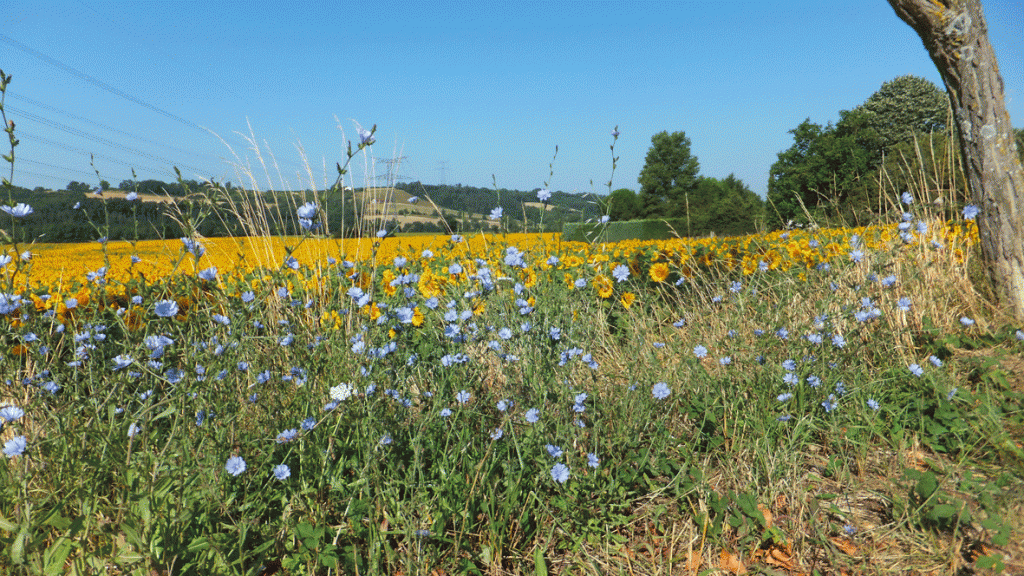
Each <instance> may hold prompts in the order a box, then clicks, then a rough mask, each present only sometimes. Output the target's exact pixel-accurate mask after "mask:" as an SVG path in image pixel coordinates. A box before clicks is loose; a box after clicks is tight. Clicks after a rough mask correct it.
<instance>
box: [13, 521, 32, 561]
mask: <svg viewBox="0 0 1024 576" xmlns="http://www.w3.org/2000/svg"><path fill="white" fill-rule="evenodd" d="M27 541H28V526H23V527H22V528H21V532H18V537H17V538H15V539H14V544H11V551H10V554H11V562H12V563H14V564H24V563H25V542H27Z"/></svg>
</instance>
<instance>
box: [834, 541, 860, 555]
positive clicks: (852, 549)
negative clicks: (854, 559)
mask: <svg viewBox="0 0 1024 576" xmlns="http://www.w3.org/2000/svg"><path fill="white" fill-rule="evenodd" d="M831 540H832V543H833V544H835V545H836V548H839V549H840V550H842V552H843V553H844V554H849V555H850V556H853V555H854V554H856V553H857V546H856V545H855V544H854V543H853V542H850V540H849V539H848V538H839V537H838V536H833V537H832V538H831Z"/></svg>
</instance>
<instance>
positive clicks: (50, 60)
mask: <svg viewBox="0 0 1024 576" xmlns="http://www.w3.org/2000/svg"><path fill="white" fill-rule="evenodd" d="M0 40H3V41H4V42H6V43H8V44H10V45H11V46H14V47H15V48H17V49H18V50H21V51H22V52H24V53H26V54H29V55H30V56H35V57H36V58H38V59H40V60H42V61H43V62H46V63H47V64H49V65H51V66H53V67H55V68H60V69H61V70H63V71H65V72H67V73H68V74H71V75H72V76H76V77H78V78H80V79H82V80H85V81H86V82H88V83H90V84H92V85H93V86H96V87H97V88H100V89H102V90H106V91H107V92H110V93H111V94H114V95H115V96H120V97H121V98H124V99H125V100H128V101H129V102H133V103H135V104H138V105H139V106H142V107H143V108H148V109H150V110H152V111H153V112H156V113H157V114H160V115H162V116H166V117H167V118H170V119H171V120H175V121H177V122H181V123H182V124H184V125H185V126H188V127H190V128H195V129H196V130H199V131H201V132H203V133H204V134H206V133H207V132H206V130H204V129H203V127H202V126H200V125H198V124H196V123H195V122H192V121H190V120H185V119H184V118H182V117H180V116H177V115H175V114H171V113H170V112H168V111H166V110H163V109H161V108H157V107H156V106H154V105H152V104H150V103H148V102H144V101H142V100H140V99H138V98H136V97H135V96H132V95H131V94H128V93H126V92H124V91H122V90H118V89H117V88H114V87H113V86H111V85H110V84H107V83H106V82H104V81H102V80H100V79H98V78H95V77H94V76H91V75H89V74H86V73H85V72H81V71H79V70H77V69H75V68H72V67H71V66H68V65H67V64H65V63H63V62H61V61H60V60H57V59H55V58H51V57H50V56H47V55H46V54H43V53H42V52H39V51H38V50H34V49H32V48H30V47H28V46H26V45H24V44H22V43H21V42H18V41H17V40H15V39H13V38H11V37H10V36H7V35H6V34H4V33H2V32H0Z"/></svg>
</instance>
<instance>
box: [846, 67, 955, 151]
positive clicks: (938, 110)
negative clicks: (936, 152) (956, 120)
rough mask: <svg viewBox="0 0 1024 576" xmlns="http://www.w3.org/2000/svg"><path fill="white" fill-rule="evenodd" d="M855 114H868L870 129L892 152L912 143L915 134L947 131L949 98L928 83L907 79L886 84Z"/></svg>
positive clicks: (916, 78)
mask: <svg viewBox="0 0 1024 576" xmlns="http://www.w3.org/2000/svg"><path fill="white" fill-rule="evenodd" d="M854 110H862V111H864V112H867V113H868V120H867V124H868V126H870V127H871V128H874V130H875V132H877V133H878V135H879V137H880V138H881V139H882V146H884V147H885V148H889V147H890V146H894V145H896V144H898V143H900V142H908V141H910V140H912V139H913V138H914V135H915V134H922V133H924V134H927V133H930V132H935V131H939V130H945V129H946V124H947V122H948V113H949V98H948V97H947V96H946V93H945V92H943V91H942V90H939V88H938V86H936V85H935V84H932V83H931V82H929V81H928V80H925V79H924V78H919V77H917V76H911V75H906V76H899V77H897V78H895V79H893V80H890V81H888V82H885V83H883V84H882V87H881V88H879V89H878V91H877V92H875V93H874V94H872V95H871V96H870V97H869V98H868V99H867V100H866V101H865V102H864V103H863V104H861V105H860V106H858V107H857V108H854Z"/></svg>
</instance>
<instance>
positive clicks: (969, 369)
mask: <svg viewBox="0 0 1024 576" xmlns="http://www.w3.org/2000/svg"><path fill="white" fill-rule="evenodd" d="M8 81H9V79H8ZM5 84H6V81H5ZM4 120H5V126H7V127H8V129H7V133H8V135H9V140H10V144H11V147H10V150H11V155H10V156H9V158H8V160H9V162H10V163H11V165H12V167H13V163H14V161H15V156H14V151H15V147H14V145H15V144H16V138H15V132H14V127H13V126H11V125H9V124H8V123H7V121H6V118H5V119H4ZM372 144H373V130H364V131H363V132H361V133H360V139H359V144H358V145H356V146H355V147H354V149H353V147H352V146H351V145H350V146H349V152H348V155H349V156H348V160H351V159H352V157H353V156H355V155H358V154H360V153H365V151H366V150H367V149H368V148H369V147H370V146H372ZM344 166H347V164H344V165H339V182H340V183H343V182H344V180H343V178H344V176H345V170H344ZM12 170H13V168H12ZM11 174H12V175H13V171H12V172H11ZM12 177H13V176H12ZM339 185H340V184H339ZM218 190H219V187H218V185H217V184H216V183H210V184H209V187H208V189H206V190H204V191H202V192H203V193H204V194H207V195H209V196H210V197H215V196H216V194H217V193H218ZM546 194H549V193H548V192H547V190H546V189H542V190H541V191H540V193H539V194H538V198H537V201H538V202H540V203H543V202H546V201H547V198H546ZM924 196H925V195H924V194H920V195H918V194H916V193H915V191H910V192H907V193H906V194H903V195H902V196H900V195H898V194H895V195H894V199H893V211H892V212H893V217H892V219H891V222H889V223H887V224H882V225H878V226H873V227H865V228H849V227H840V228H820V229H805V230H790V231H775V232H766V233H764V234H758V235H751V236H746V237H735V238H703V239H696V238H674V239H668V240H659V241H643V242H641V241H623V242H618V243H607V244H602V243H597V242H593V243H585V242H566V241H562V240H561V237H560V235H558V234H551V233H548V234H540V233H536V234H502V233H491V234H475V233H463V234H461V235H460V234H450V235H443V236H436V235H435V236H400V235H394V234H391V233H389V232H388V231H387V230H380V231H379V232H380V233H377V232H378V231H377V230H374V229H373V227H372V226H369V225H368V229H367V230H368V232H367V233H366V234H365V235H364V236H363V237H362V238H359V239H346V240H336V239H331V238H329V237H327V236H325V235H323V234H322V231H323V227H322V224H323V223H324V222H326V221H327V220H326V216H325V215H326V213H327V212H328V211H329V210H330V206H327V205H324V204H323V203H322V202H320V201H319V200H318V199H317V198H315V197H310V198H301V199H296V200H294V201H293V202H292V203H293V208H292V209H291V210H292V211H293V212H294V214H295V216H296V222H297V223H298V225H297V226H296V228H295V230H294V231H293V235H291V236H285V237H276V238H269V237H261V236H259V235H257V234H253V235H250V236H248V237H244V238H217V239H213V238H202V237H200V236H198V235H197V234H190V235H187V236H185V237H182V238H167V239H164V240H162V241H134V242H133V241H118V242H109V241H105V240H103V236H104V234H103V226H104V222H96V228H97V239H98V241H97V242H93V243H89V244H74V245H56V244H53V245H48V244H43V243H41V242H38V241H37V239H33V238H24V237H22V235H20V234H19V225H20V224H21V223H22V222H24V221H25V220H27V219H30V218H32V217H33V209H32V206H31V205H30V203H20V204H19V203H14V202H9V203H8V204H6V205H4V206H2V207H0V209H2V210H3V212H4V213H3V214H0V221H2V223H3V227H4V245H3V246H2V250H0V325H2V326H3V329H2V330H0V445H2V450H3V455H2V457H0V574H21V573H29V574H65V573H66V574H140V575H143V574H145V575H149V574H246V575H269V574H407V575H414V574H423V575H442V574H494V575H500V574H536V575H545V574H631V575H632V574H651V575H654V574H693V575H696V574H727V573H735V574H742V573H757V574H787V575H789V574H793V575H795V574H896V573H899V574H949V575H954V574H957V575H960V574H974V573H987V572H999V571H1007V572H1008V573H1019V572H1020V571H1022V570H1024V548H1022V547H1021V544H1020V542H1021V541H1022V540H1024V525H1022V521H1021V518H1022V517H1024V513H1022V512H1024V481H1022V479H1021V478H1022V474H1021V473H1022V464H1024V450H1022V447H1021V437H1022V434H1024V414H1022V411H1021V403H1022V400H1024V380H1022V376H1021V374H1024V361H1022V357H1024V331H1022V330H1024V326H1016V325H1014V324H1013V323H1012V322H1011V321H1010V320H1009V319H1008V318H1007V317H1005V316H1003V315H1002V313H1001V312H1000V310H999V309H998V307H997V306H995V305H993V304H991V303H990V302H991V297H990V292H989V288H988V287H987V285H986V283H985V282H986V280H985V274H984V271H983V270H982V268H981V265H980V262H979V256H978V249H977V235H978V231H977V227H976V226H975V225H974V222H973V218H974V217H975V216H976V215H977V208H975V207H974V206H966V207H958V209H957V210H956V211H955V213H954V214H953V217H952V218H948V217H947V213H946V212H943V211H940V210H936V209H935V207H934V206H932V205H930V204H927V203H926V202H924V201H923V200H922V198H924ZM217 206H218V205H217V204H215V203H211V210H215V209H217ZM168 209H171V208H170V207H168ZM238 212H239V213H238V214H237V216H239V217H242V218H244V217H245V215H246V212H245V210H244V209H242V210H239V211H238ZM497 217H498V218H499V219H500V217H501V214H497ZM185 224H188V222H185ZM257 224H258V223H257ZM192 229H193V230H194V228H192ZM253 229H254V230H257V229H258V226H255V225H254V227H253Z"/></svg>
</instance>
